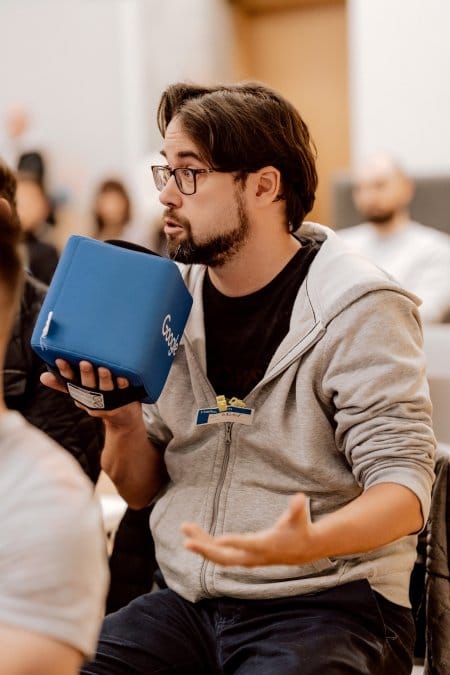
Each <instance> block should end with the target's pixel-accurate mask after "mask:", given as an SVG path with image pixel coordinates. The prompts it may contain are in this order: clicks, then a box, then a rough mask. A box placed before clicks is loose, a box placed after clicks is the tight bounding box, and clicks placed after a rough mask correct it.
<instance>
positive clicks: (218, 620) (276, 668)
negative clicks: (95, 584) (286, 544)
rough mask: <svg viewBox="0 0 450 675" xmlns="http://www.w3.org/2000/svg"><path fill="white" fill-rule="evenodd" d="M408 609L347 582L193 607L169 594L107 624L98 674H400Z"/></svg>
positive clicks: (405, 659) (407, 655) (407, 658)
mask: <svg viewBox="0 0 450 675" xmlns="http://www.w3.org/2000/svg"><path fill="white" fill-rule="evenodd" d="M414 636H415V633H414V622H413V620H412V615H411V611H410V610H408V609H405V608H404V607H400V606H399V605H394V604H393V603H391V602H389V601H387V600H386V599H384V598H383V597H382V596H380V595H379V594H377V593H374V592H373V591H372V590H371V588H370V586H369V584H368V582H367V581H364V580H363V581H355V582H352V583H348V584H344V585H342V586H338V587H336V588H332V589H330V590H326V591H322V592H320V593H313V594H309V595H302V596H294V597H289V598H278V599H272V600H239V599H234V598H216V599H211V600H202V601H201V602H198V603H196V604H192V603H190V602H187V601H186V600H183V598H181V597H180V596H179V595H177V594H176V593H174V592H173V591H171V590H169V589H163V590H159V591H156V592H153V593H149V594H147V595H144V596H141V597H140V598H138V599H136V600H134V601H133V602H131V603H130V604H129V605H127V607H124V608H123V609H121V610H119V611H118V612H115V613H114V614H110V615H109V616H107V617H106V619H105V622H104V625H103V630H102V633H101V636H100V640H99V644H98V651H97V656H96V659H95V661H93V662H92V663H90V664H87V665H86V666H85V668H84V670H82V671H81V672H82V673H85V674H86V675H87V674H88V673H90V674H93V673H97V674H99V673H100V674H101V675H118V674H119V673H120V674H121V675H125V674H127V675H151V674H153V673H158V674H161V675H162V674H164V675H165V674H166V673H171V674H172V675H216V674H217V675H219V674H226V675H228V674H230V675H231V673H236V674H239V675H256V674H257V675H278V674H280V675H281V674H282V675H338V674H339V675H356V674H358V675H363V674H364V675H409V674H410V673H411V670H412V654H413V647H414Z"/></svg>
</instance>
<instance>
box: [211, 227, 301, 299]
mask: <svg viewBox="0 0 450 675" xmlns="http://www.w3.org/2000/svg"><path fill="white" fill-rule="evenodd" d="M267 230H269V228H267ZM300 247H301V244H300V242H299V241H298V239H296V238H295V237H293V236H292V235H291V234H290V233H288V232H286V231H284V232H283V233H282V234H281V233H279V234H278V235H277V236H273V235H272V236H266V237H261V236H260V235H259V236H255V237H252V236H250V237H249V239H248V241H247V242H246V244H245V245H244V246H243V247H242V249H241V250H240V251H239V252H238V253H237V254H236V255H235V256H233V258H232V259H231V260H229V261H227V262H226V263H225V264H224V265H222V266H221V267H210V268H209V277H210V279H211V282H212V283H213V285H214V286H215V287H216V288H217V290H218V291H220V292H221V293H223V294H224V295H228V296H230V297H238V296H242V295H249V294H250V293H254V292H255V291H258V290H259V289H260V288H263V287H264V286H266V285H267V284H268V283H269V282H270V281H272V279H273V278H274V277H276V275H277V274H278V273H279V272H281V270H282V269H283V268H284V267H285V266H286V265H287V263H288V262H289V261H290V260H291V258H293V256H294V255H295V254H296V253H297V251H298V250H299V248H300Z"/></svg>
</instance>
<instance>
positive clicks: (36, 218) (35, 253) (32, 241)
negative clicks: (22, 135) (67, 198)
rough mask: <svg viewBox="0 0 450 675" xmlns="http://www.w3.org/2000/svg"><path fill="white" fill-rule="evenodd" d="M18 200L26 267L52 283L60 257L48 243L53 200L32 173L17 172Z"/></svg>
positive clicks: (41, 279)
mask: <svg viewBox="0 0 450 675" xmlns="http://www.w3.org/2000/svg"><path fill="white" fill-rule="evenodd" d="M16 201H17V213H18V216H19V221H20V226H21V228H22V230H23V232H24V242H25V248H26V266H27V268H28V269H29V271H30V272H31V274H33V276H34V277H36V279H39V281H42V282H43V283H45V284H49V283H50V281H51V280H52V277H53V273H54V271H55V268H56V265H57V264H58V257H59V256H58V251H57V249H56V247H55V246H53V244H51V243H49V242H48V241H45V236H46V230H47V228H48V216H49V213H50V201H49V198H48V195H47V194H46V192H45V189H44V186H43V183H42V182H41V181H40V180H39V179H38V178H37V177H36V176H35V175H34V174H32V173H18V174H17V190H16Z"/></svg>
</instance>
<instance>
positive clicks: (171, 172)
mask: <svg viewBox="0 0 450 675" xmlns="http://www.w3.org/2000/svg"><path fill="white" fill-rule="evenodd" d="M150 168H151V170H152V175H153V180H154V183H155V187H156V189H157V190H158V192H162V190H163V189H164V188H165V187H166V185H167V183H168V182H169V180H170V178H171V177H172V176H173V177H174V178H175V183H176V185H177V188H178V189H179V191H180V192H181V194H182V195H185V196H186V197H190V196H191V195H195V193H196V192H197V176H198V175H199V174H202V173H233V171H237V170H238V169H219V168H217V167H213V168H211V169H191V167H188V166H178V167H176V168H175V169H172V168H171V167H170V166H168V165H161V164H153V165H152V166H151V167H150ZM155 169H163V170H164V171H165V172H166V174H167V173H168V178H167V180H166V182H165V184H164V185H163V187H162V188H161V189H159V188H158V186H157V184H156V178H155ZM180 171H190V172H191V173H192V177H193V179H194V189H193V191H192V192H185V191H184V190H183V189H182V187H181V185H180V182H181V181H180V182H179V179H178V176H179V173H177V172H180Z"/></svg>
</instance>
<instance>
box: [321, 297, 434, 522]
mask: <svg viewBox="0 0 450 675" xmlns="http://www.w3.org/2000/svg"><path fill="white" fill-rule="evenodd" d="M332 324H333V327H332V328H333V329H332V330H328V331H327V337H326V340H327V344H326V351H327V356H326V358H325V359H324V363H325V364H326V366H325V369H324V372H323V377H322V389H323V391H324V393H325V396H326V397H327V399H328V400H331V401H332V402H333V410H334V421H335V435H336V443H337V447H338V448H339V449H340V450H341V451H342V452H343V453H344V454H345V457H346V459H347V461H348V463H349V465H350V466H351V469H352V472H353V475H354V476H355V479H356V481H357V482H358V484H359V485H361V486H362V487H363V489H367V488H369V487H371V486H372V485H376V484H378V483H386V482H391V483H399V484H401V485H404V486H406V487H408V488H409V489H410V490H412V491H413V492H414V493H415V494H416V495H417V497H418V498H419V500H420V502H421V506H422V513H423V516H424V520H426V518H427V517H428V513H429V509H430V500H431V486H432V483H433V477H434V473H433V463H434V462H433V457H434V452H435V445H436V443H435V439H434V434H433V430H432V424H431V402H430V397H429V390H428V383H427V380H426V370H425V356H424V353H423V348H422V329H421V324H420V319H419V315H418V310H417V307H416V305H415V304H414V303H413V302H412V301H411V300H410V299H409V298H407V297H406V296H405V295H403V294H401V293H398V292H396V291H386V290H380V291H375V292H370V293H367V294H366V295H364V296H363V297H361V298H360V299H359V300H357V301H355V302H353V303H352V304H351V305H350V306H349V307H347V308H346V309H345V310H344V311H343V312H341V314H339V315H338V316H337V317H336V318H335V319H333V321H332Z"/></svg>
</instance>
